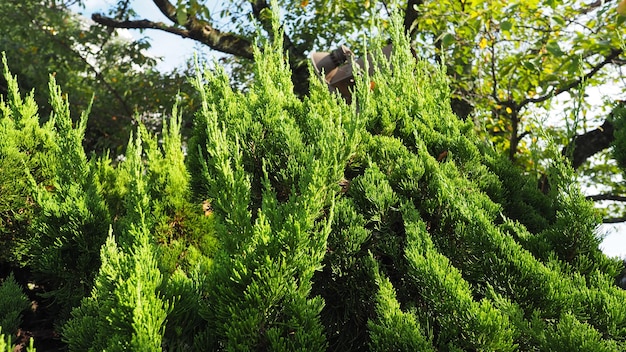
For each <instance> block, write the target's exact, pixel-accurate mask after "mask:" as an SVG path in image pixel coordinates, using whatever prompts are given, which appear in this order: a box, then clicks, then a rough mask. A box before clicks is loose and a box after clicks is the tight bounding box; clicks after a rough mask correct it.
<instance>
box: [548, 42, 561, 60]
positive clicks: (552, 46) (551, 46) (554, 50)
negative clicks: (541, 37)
mask: <svg viewBox="0 0 626 352" xmlns="http://www.w3.org/2000/svg"><path fill="white" fill-rule="evenodd" d="M546 50H548V52H549V53H550V54H552V55H554V56H561V55H564V54H565V53H564V52H563V50H561V47H560V46H559V43H557V42H556V41H550V42H548V43H547V44H546Z"/></svg>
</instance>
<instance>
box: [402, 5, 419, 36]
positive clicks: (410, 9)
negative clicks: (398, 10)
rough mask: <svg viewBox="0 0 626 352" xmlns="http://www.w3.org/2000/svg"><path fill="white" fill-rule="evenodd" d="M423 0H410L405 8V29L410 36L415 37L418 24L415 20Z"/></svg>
mask: <svg viewBox="0 0 626 352" xmlns="http://www.w3.org/2000/svg"><path fill="white" fill-rule="evenodd" d="M423 2H424V1H423V0H408V1H407V4H406V10H404V30H405V31H406V34H408V35H409V38H411V39H412V38H413V37H414V36H415V34H416V32H417V25H416V24H415V21H416V20H417V18H418V17H419V13H418V12H417V9H416V8H417V7H418V6H420V5H421V4H422V3H423Z"/></svg>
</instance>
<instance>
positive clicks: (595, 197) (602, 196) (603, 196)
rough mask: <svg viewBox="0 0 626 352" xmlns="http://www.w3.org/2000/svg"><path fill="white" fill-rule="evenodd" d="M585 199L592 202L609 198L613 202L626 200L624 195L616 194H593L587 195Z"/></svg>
mask: <svg viewBox="0 0 626 352" xmlns="http://www.w3.org/2000/svg"><path fill="white" fill-rule="evenodd" d="M587 199H589V200H592V201H594V202H596V201H600V200H611V201H615V202H626V196H618V195H615V194H595V195H593V196H587Z"/></svg>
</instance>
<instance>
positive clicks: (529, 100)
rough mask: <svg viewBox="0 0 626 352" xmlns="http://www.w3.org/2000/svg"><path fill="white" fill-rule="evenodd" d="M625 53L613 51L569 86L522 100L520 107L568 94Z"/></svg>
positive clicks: (620, 50) (568, 84)
mask: <svg viewBox="0 0 626 352" xmlns="http://www.w3.org/2000/svg"><path fill="white" fill-rule="evenodd" d="M623 52H624V50H623V49H611V52H610V53H609V55H607V56H606V57H605V58H604V60H602V61H601V62H599V63H598V64H597V65H596V66H594V67H593V68H592V69H591V70H590V71H589V72H587V74H585V75H584V76H582V77H580V78H578V79H575V80H573V81H571V82H569V83H567V84H565V85H564V86H562V87H558V88H555V89H553V90H552V91H550V92H548V93H547V94H545V95H542V96H540V97H537V98H526V99H525V100H522V102H521V103H520V104H519V107H520V108H522V107H524V106H526V105H528V104H530V103H542V102H544V101H546V100H548V99H550V98H552V97H555V96H557V95H560V94H562V93H565V92H568V91H570V90H571V89H573V88H575V87H578V86H579V85H580V84H581V83H582V82H584V81H586V80H588V79H590V78H592V77H593V76H594V75H595V74H596V73H598V71H600V70H601V69H602V68H603V67H604V66H606V65H608V64H610V63H612V62H613V61H614V60H615V59H617V58H618V57H619V56H620V55H621V54H622V53H623Z"/></svg>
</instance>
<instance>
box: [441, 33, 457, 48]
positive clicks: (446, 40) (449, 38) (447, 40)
mask: <svg viewBox="0 0 626 352" xmlns="http://www.w3.org/2000/svg"><path fill="white" fill-rule="evenodd" d="M455 40H456V39H455V38H454V35H452V34H451V33H446V35H444V36H443V38H442V39H441V43H442V44H443V46H444V47H447V46H450V45H452V44H453V43H454V42H455Z"/></svg>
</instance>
